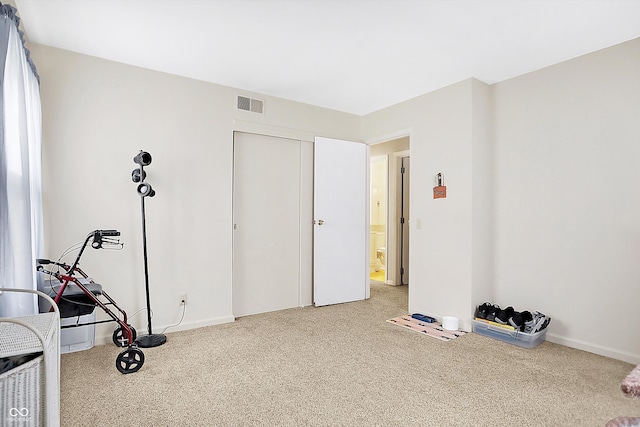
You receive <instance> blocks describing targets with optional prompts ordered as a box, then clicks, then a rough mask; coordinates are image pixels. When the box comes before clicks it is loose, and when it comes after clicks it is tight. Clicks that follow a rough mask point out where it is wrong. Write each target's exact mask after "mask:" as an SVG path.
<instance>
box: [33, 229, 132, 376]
mask: <svg viewBox="0 0 640 427" xmlns="http://www.w3.org/2000/svg"><path fill="white" fill-rule="evenodd" d="M118 236H120V232H119V231H117V230H95V231H92V232H91V233H89V234H88V235H87V238H86V239H85V241H84V243H83V244H82V247H81V248H80V252H79V253H78V256H77V257H76V259H75V261H74V262H73V265H68V264H65V263H64V262H59V260H58V261H51V260H48V259H37V260H36V262H37V267H36V269H37V271H39V272H41V273H44V274H47V275H49V276H51V277H52V278H54V279H56V280H57V282H59V283H60V285H59V286H58V285H57V283H56V280H53V281H52V283H54V284H56V286H52V287H51V290H50V291H48V292H47V293H48V294H49V296H51V298H53V300H54V301H55V303H56V304H57V305H58V308H59V309H60V317H61V318H69V317H77V316H83V315H87V314H91V313H93V310H94V309H95V307H96V306H98V307H100V308H101V309H102V310H103V311H104V312H105V313H106V314H107V316H109V317H110V319H107V320H101V321H96V322H90V323H81V324H71V325H65V326H61V329H66V328H76V327H80V326H88V325H96V324H99V323H108V322H116V323H117V324H118V326H117V327H116V329H115V330H114V331H113V336H112V339H113V343H114V344H115V345H117V346H118V347H127V348H126V349H125V350H123V351H122V352H121V353H120V354H119V355H118V357H117V358H116V368H117V369H118V371H120V372H121V373H123V374H131V373H133V372H137V371H138V370H140V368H141V367H142V365H143V364H144V353H142V351H141V350H140V349H138V346H137V344H136V343H135V340H136V330H135V329H134V328H133V326H131V325H130V324H129V323H128V321H127V313H126V312H125V311H124V310H123V309H122V308H120V307H119V306H118V304H116V302H115V300H114V299H113V298H111V297H110V296H109V294H107V293H106V292H105V291H104V290H103V289H102V285H99V284H98V283H96V282H94V281H93V279H92V278H90V277H89V276H88V275H87V274H86V273H85V272H84V271H82V269H81V268H80V267H79V266H78V264H79V263H80V258H81V257H82V254H83V253H84V250H85V249H86V247H87V246H88V245H89V242H90V241H91V247H92V248H94V249H102V248H103V247H114V246H118V247H120V248H122V246H123V244H122V243H120V239H119V238H118ZM44 266H47V268H50V270H47V269H45V267H44ZM49 266H56V267H58V268H57V269H56V268H55V267H49ZM53 270H56V271H53ZM50 310H53V307H51V309H50Z"/></svg>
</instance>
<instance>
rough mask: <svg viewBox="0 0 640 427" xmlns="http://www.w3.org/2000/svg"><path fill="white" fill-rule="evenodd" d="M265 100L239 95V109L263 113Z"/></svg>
mask: <svg viewBox="0 0 640 427" xmlns="http://www.w3.org/2000/svg"><path fill="white" fill-rule="evenodd" d="M263 107H264V101H260V100H259V99H251V98H247V97H246V96H238V110H244V111H251V112H254V113H260V114H262V111H263Z"/></svg>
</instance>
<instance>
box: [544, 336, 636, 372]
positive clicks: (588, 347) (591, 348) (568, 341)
mask: <svg viewBox="0 0 640 427" xmlns="http://www.w3.org/2000/svg"><path fill="white" fill-rule="evenodd" d="M547 341H550V342H552V343H556V344H561V345H564V346H567V347H571V348H575V349H578V350H584V351H588V352H589V353H594V354H598V355H600V356H605V357H610V358H612V359H617V360H622V361H623V362H628V363H631V364H634V365H640V355H637V354H631V353H627V352H626V351H619V350H615V349H612V348H609V347H603V346H600V345H596V344H591V343H588V342H584V341H580V340H575V339H572V338H567V337H563V336H561V335H556V334H553V333H547Z"/></svg>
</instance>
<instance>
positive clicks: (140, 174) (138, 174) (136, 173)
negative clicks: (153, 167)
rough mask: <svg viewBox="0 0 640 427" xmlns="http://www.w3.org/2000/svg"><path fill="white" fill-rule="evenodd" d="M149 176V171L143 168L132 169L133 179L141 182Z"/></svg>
mask: <svg viewBox="0 0 640 427" xmlns="http://www.w3.org/2000/svg"><path fill="white" fill-rule="evenodd" d="M146 177H147V173H146V172H145V171H144V169H142V168H137V169H134V170H132V171H131V181H133V182H141V181H144V179H145V178H146Z"/></svg>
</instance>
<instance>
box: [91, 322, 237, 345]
mask: <svg viewBox="0 0 640 427" xmlns="http://www.w3.org/2000/svg"><path fill="white" fill-rule="evenodd" d="M235 320H236V319H235V317H233V316H221V317H213V318H211V319H204V320H199V321H196V322H185V323H181V324H180V325H178V326H172V327H170V328H169V329H168V330H167V333H171V332H180V331H188V330H189V329H198V328H204V327H207V326H215V325H222V324H224V323H231V322H234V321H235ZM116 326H117V325H116ZM166 327H167V326H166V325H160V326H156V325H153V333H157V332H160V331H162V330H164V328H166ZM146 331H147V328H146V327H144V328H142V329H138V334H144V333H146ZM111 337H112V335H111V334H109V335H103V336H99V337H96V341H95V345H104V344H111V343H112V339H111Z"/></svg>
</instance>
